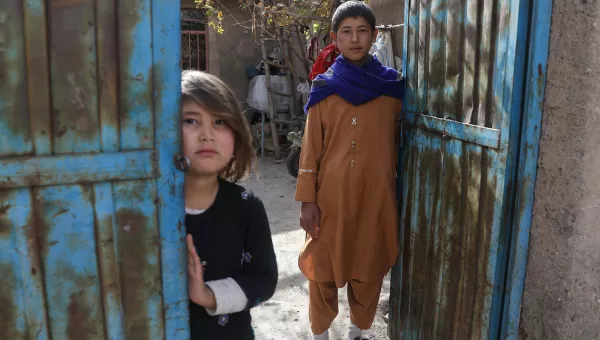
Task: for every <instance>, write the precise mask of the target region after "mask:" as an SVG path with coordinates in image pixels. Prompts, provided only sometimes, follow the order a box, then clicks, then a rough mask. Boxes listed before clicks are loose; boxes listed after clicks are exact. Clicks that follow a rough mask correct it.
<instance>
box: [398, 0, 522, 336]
mask: <svg viewBox="0 0 600 340" xmlns="http://www.w3.org/2000/svg"><path fill="white" fill-rule="evenodd" d="M521 5H522V3H521V2H520V1H518V0H432V1H416V0H410V1H408V0H407V2H406V6H407V8H406V13H405V22H407V23H408V25H407V26H406V29H407V32H406V39H405V40H406V47H405V52H404V53H405V56H404V57H405V64H406V69H405V73H406V75H407V85H408V86H407V93H406V98H405V112H406V125H407V127H408V129H407V130H408V131H407V136H406V140H407V144H406V145H405V148H404V151H403V176H402V188H403V206H402V210H401V216H402V218H401V240H400V242H401V244H402V252H401V256H400V258H399V259H398V264H397V266H396V268H395V269H394V271H393V276H392V293H391V302H390V303H391V312H390V335H391V338H392V339H423V340H428V339H461V340H462V339H488V338H495V336H496V335H495V334H496V333H497V331H498V329H497V328H498V327H499V325H498V323H499V318H500V308H501V302H500V301H501V298H502V294H503V292H502V287H503V284H504V274H505V272H504V271H505V257H506V240H505V237H506V234H505V232H504V231H503V230H502V226H503V222H504V220H503V212H504V211H505V204H504V203H505V192H506V191H505V188H506V187H507V186H509V183H508V182H509V177H508V176H509V174H508V172H509V171H510V170H511V169H510V164H509V165H508V166H507V164H508V162H507V158H509V157H513V156H514V155H512V154H510V153H509V151H510V150H509V145H512V144H511V143H512V141H511V138H512V136H511V135H510V131H511V129H512V128H513V126H511V118H512V117H511V115H512V113H513V112H514V106H515V103H519V100H520V98H518V95H517V96H515V95H514V94H515V93H517V92H519V86H516V85H515V82H517V83H518V82H519V79H516V80H515V79H514V77H515V74H516V73H518V71H519V67H520V66H519V65H520V63H522V62H523V61H522V60H521V61H519V60H518V58H517V55H518V54H519V53H520V50H519V48H518V43H517V41H518V39H520V38H521V37H520V35H522V34H523V33H524V32H522V31H521V30H520V28H521V27H520V26H519V25H520V24H521V23H523V21H522V19H523V18H522V17H521V15H522V13H520V10H521V8H520V7H522V6H521ZM525 31H526V30H525ZM525 33H526V32H525ZM521 59H522V58H521ZM521 79H522V78H521ZM517 128H518V124H517ZM517 137H518V135H517Z"/></svg>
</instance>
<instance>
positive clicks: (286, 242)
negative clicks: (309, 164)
mask: <svg viewBox="0 0 600 340" xmlns="http://www.w3.org/2000/svg"><path fill="white" fill-rule="evenodd" d="M295 184H296V180H295V178H293V177H292V176H290V175H289V174H288V172H287V170H286V167H285V164H276V163H275V162H274V160H273V159H272V158H264V159H261V161H260V167H259V169H258V172H257V173H255V174H253V175H252V176H251V177H250V178H249V179H248V180H247V181H246V182H245V183H242V185H244V186H245V187H246V188H247V189H248V190H251V191H253V192H254V193H255V194H256V195H258V196H259V197H260V198H261V199H262V200H263V202H264V204H265V207H266V210H267V213H268V215H269V221H270V224H271V232H272V234H273V242H274V246H275V251H276V253H277V261H278V265H279V283H278V285H277V291H276V292H275V295H274V296H273V298H271V300H269V301H267V302H265V303H264V304H263V305H261V306H259V307H256V308H254V310H253V312H252V316H253V319H254V322H253V323H254V327H255V330H256V335H257V340H297V339H303V340H304V339H312V334H311V332H310V326H309V322H308V284H307V282H306V279H305V278H304V277H303V276H302V274H301V273H300V270H299V269H298V264H297V259H298V252H299V251H300V249H301V247H302V245H303V241H304V235H305V234H304V232H303V231H302V229H301V228H300V226H299V225H298V216H299V212H300V205H299V203H297V202H295V201H294V190H295ZM389 284H390V280H389V277H387V278H386V280H385V282H384V286H383V289H382V292H381V297H382V299H381V301H380V305H381V304H383V303H385V299H386V298H387V296H388V294H389ZM339 300H340V308H339V310H340V314H339V315H338V317H337V319H336V320H335V321H334V324H333V325H332V328H331V330H330V339H331V340H346V339H347V338H348V335H347V333H348V325H349V322H350V317H349V309H348V303H347V300H346V289H345V288H344V289H340V292H339ZM381 309H382V310H383V309H385V308H381ZM382 316H383V312H379V313H378V314H377V316H376V318H375V322H374V324H373V327H372V328H371V329H370V330H369V331H368V332H366V334H365V335H369V336H370V338H371V339H375V340H383V339H387V335H386V334H387V324H386V323H385V322H384V321H383V318H382Z"/></svg>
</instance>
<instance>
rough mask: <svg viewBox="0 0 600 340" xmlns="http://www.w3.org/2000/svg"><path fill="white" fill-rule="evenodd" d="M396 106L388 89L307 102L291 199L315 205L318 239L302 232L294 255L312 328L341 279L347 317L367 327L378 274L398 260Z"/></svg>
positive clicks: (320, 328) (329, 317) (329, 308)
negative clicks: (358, 97)
mask: <svg viewBox="0 0 600 340" xmlns="http://www.w3.org/2000/svg"><path fill="white" fill-rule="evenodd" d="M400 107H401V101H400V100H399V99H395V98H392V97H387V96H381V97H378V98H376V99H374V100H372V101H370V102H368V103H365V104H363V105H359V106H354V105H352V104H350V103H348V102H346V101H345V100H344V99H342V98H341V97H340V96H338V95H336V94H334V95H331V96H329V97H327V98H326V99H324V100H322V101H320V102H319V103H317V104H316V105H314V106H312V107H311V108H310V109H309V113H308V117H307V122H306V128H305V132H304V139H303V143H302V152H301V155H300V171H299V173H298V183H297V187H296V200H297V201H300V202H315V203H316V204H317V206H318V207H319V209H320V210H321V221H320V225H319V226H320V231H319V235H318V238H317V239H312V238H311V237H310V236H308V235H307V240H306V243H305V245H304V247H303V249H302V251H301V253H300V256H299V261H298V262H299V266H300V270H301V271H302V273H303V274H304V275H305V276H306V278H307V279H308V280H310V282H309V293H310V304H311V307H310V316H311V317H310V318H311V327H312V330H313V333H315V334H320V333H322V332H324V331H325V330H327V329H328V328H329V325H330V324H331V322H332V321H333V319H334V318H335V316H336V315H337V288H338V287H339V288H341V287H344V286H345V285H346V283H349V284H350V287H348V294H349V302H350V307H351V311H352V312H351V317H352V322H353V323H354V324H355V325H357V326H358V327H360V328H362V329H368V328H370V326H371V324H372V322H373V319H374V317H375V312H376V309H377V302H378V299H379V292H380V290H381V284H382V281H383V277H384V276H385V275H386V274H387V272H388V271H389V269H390V268H391V267H392V266H393V265H394V263H395V261H396V256H397V255H398V237H397V236H398V210H397V203H396V196H395V191H396V190H395V187H396V160H397V154H398V153H397V138H396V137H397V136H396V131H397V130H398V129H397V120H396V114H397V113H399V112H400Z"/></svg>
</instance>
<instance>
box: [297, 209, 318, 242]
mask: <svg viewBox="0 0 600 340" xmlns="http://www.w3.org/2000/svg"><path fill="white" fill-rule="evenodd" d="M320 223H321V210H319V207H318V206H317V204H316V203H312V202H310V203H308V202H302V208H301V209H300V226H301V227H302V229H304V230H305V231H306V232H307V233H308V234H309V235H310V237H312V238H314V239H317V238H319V224H320Z"/></svg>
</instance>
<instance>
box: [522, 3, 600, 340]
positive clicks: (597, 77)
mask: <svg viewBox="0 0 600 340" xmlns="http://www.w3.org/2000/svg"><path fill="white" fill-rule="evenodd" d="M553 7H554V8H553V15H552V31H551V41H550V55H549V56H550V59H549V68H548V83H547V90H546V95H545V103H544V116H543V124H542V140H541V146H540V147H541V152H540V158H539V168H538V174H537V176H538V179H537V183H536V189H535V208H534V218H533V224H532V229H531V241H530V252H529V263H528V267H527V278H526V282H525V292H524V300H523V309H522V315H521V318H522V321H521V338H522V339H536V340H537V339H540V340H542V339H544V340H546V339H547V340H559V339H577V340H595V339H600V20H599V18H600V1H597V0H594V1H589V0H588V1H586V0H575V1H573V0H554V2H553Z"/></svg>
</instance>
